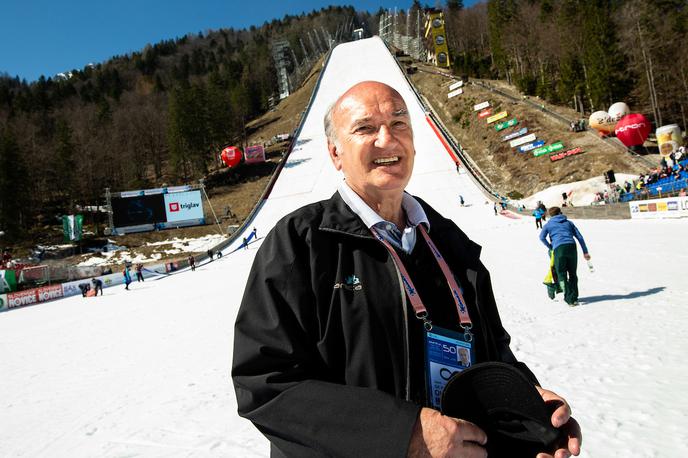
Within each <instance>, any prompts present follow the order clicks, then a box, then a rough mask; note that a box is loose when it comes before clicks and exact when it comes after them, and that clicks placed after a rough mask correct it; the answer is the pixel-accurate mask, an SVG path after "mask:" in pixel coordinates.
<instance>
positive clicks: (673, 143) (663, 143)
mask: <svg viewBox="0 0 688 458" xmlns="http://www.w3.org/2000/svg"><path fill="white" fill-rule="evenodd" d="M655 135H657V147H659V154H661V155H662V156H664V157H668V156H669V155H670V154H671V153H675V152H676V151H677V150H678V147H679V146H681V145H683V138H682V135H681V128H680V127H678V125H677V124H669V125H667V126H662V127H660V128H658V129H657V131H656V132H655Z"/></svg>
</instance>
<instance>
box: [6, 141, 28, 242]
mask: <svg viewBox="0 0 688 458" xmlns="http://www.w3.org/2000/svg"><path fill="white" fill-rule="evenodd" d="M22 157H23V155H22V152H21V150H20V147H19V144H18V143H17V141H16V139H15V138H14V135H13V134H12V132H11V131H10V130H9V128H5V129H4V130H3V131H2V132H0V230H1V231H4V232H5V235H4V239H5V240H7V241H13V240H17V239H18V238H20V236H21V231H22V227H23V225H24V223H25V222H26V214H27V213H28V208H27V206H26V202H27V201H28V199H27V192H28V189H26V187H25V185H26V183H27V176H26V168H25V166H24V163H23V160H22Z"/></svg>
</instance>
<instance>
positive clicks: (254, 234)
mask: <svg viewBox="0 0 688 458" xmlns="http://www.w3.org/2000/svg"><path fill="white" fill-rule="evenodd" d="M251 235H253V239H254V240H255V239H257V238H258V229H256V228H255V227H254V228H253V231H252V232H251Z"/></svg>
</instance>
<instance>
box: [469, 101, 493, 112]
mask: <svg viewBox="0 0 688 458" xmlns="http://www.w3.org/2000/svg"><path fill="white" fill-rule="evenodd" d="M489 106H490V102H481V103H479V104H477V105H473V111H480V110H484V109H485V108H487V107H489Z"/></svg>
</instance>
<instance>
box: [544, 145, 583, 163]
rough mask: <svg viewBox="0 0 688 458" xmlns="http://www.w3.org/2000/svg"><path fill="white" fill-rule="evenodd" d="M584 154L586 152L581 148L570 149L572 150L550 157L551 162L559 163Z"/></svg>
mask: <svg viewBox="0 0 688 458" xmlns="http://www.w3.org/2000/svg"><path fill="white" fill-rule="evenodd" d="M583 152H584V151H583V148H581V147H578V148H573V149H570V150H568V151H564V152H563V153H558V154H552V155H551V156H550V157H549V160H550V161H552V162H554V161H558V160H560V159H564V158H565V157H569V156H575V155H576V154H580V153H583Z"/></svg>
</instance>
